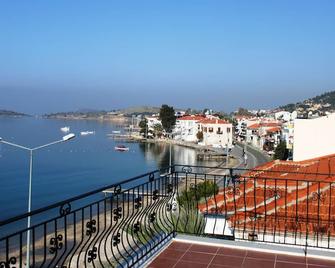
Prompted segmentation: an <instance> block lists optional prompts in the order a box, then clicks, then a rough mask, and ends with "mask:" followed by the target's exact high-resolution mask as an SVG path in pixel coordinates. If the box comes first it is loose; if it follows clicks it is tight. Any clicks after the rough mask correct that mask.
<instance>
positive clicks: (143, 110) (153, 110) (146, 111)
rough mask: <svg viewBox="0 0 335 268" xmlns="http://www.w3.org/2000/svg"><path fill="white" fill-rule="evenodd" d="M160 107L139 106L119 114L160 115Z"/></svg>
mask: <svg viewBox="0 0 335 268" xmlns="http://www.w3.org/2000/svg"><path fill="white" fill-rule="evenodd" d="M159 110H160V107H151V106H138V107H129V108H126V109H121V110H119V113H122V114H124V115H126V116H127V115H139V114H143V115H151V114H157V113H159Z"/></svg>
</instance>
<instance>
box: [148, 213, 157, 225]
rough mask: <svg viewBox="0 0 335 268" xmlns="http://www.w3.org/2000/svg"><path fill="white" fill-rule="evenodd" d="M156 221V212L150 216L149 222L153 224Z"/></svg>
mask: <svg viewBox="0 0 335 268" xmlns="http://www.w3.org/2000/svg"><path fill="white" fill-rule="evenodd" d="M155 220H156V212H153V213H151V214H150V218H149V221H150V222H151V223H153V222H154V221H155Z"/></svg>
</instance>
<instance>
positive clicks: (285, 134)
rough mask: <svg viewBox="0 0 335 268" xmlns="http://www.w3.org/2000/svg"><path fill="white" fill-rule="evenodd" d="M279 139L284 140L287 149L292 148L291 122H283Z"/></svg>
mask: <svg viewBox="0 0 335 268" xmlns="http://www.w3.org/2000/svg"><path fill="white" fill-rule="evenodd" d="M281 139H282V140H283V141H285V142H286V148H287V149H289V150H292V149H293V142H294V124H293V122H287V123H285V124H283V127H282V136H281Z"/></svg>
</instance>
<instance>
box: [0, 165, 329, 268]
mask: <svg viewBox="0 0 335 268" xmlns="http://www.w3.org/2000/svg"><path fill="white" fill-rule="evenodd" d="M282 175H283V174H282V172H281V171H280V170H277V171H271V172H269V171H263V170H258V171H255V170H252V171H248V170H243V169H224V168H215V170H214V171H213V169H211V170H210V172H209V170H208V167H190V166H180V165H175V166H173V167H171V168H166V169H161V170H156V171H153V172H150V173H147V174H144V175H141V176H138V177H135V178H131V179H128V180H125V181H122V182H120V183H117V184H113V185H110V186H109V187H105V188H101V189H97V190H95V191H92V192H89V193H85V194H82V195H80V196H77V197H74V198H71V199H68V200H64V201H62V202H59V203H56V204H53V205H50V206H48V207H45V208H41V209H37V210H35V211H33V212H31V213H29V214H28V213H26V214H23V215H19V216H17V217H14V218H11V219H7V220H3V221H1V222H0V234H1V235H0V267H5V268H7V267H26V263H27V260H29V263H30V267H63V268H65V267H67V268H69V267H142V266H148V267H160V268H161V267H179V266H180V267H181V265H182V266H183V267H187V266H192V267H210V265H212V266H211V267H225V266H224V265H225V264H224V263H226V264H227V266H226V267H233V266H231V265H230V264H229V260H231V259H233V258H231V256H235V255H238V256H235V257H237V258H238V259H236V262H235V263H234V265H237V267H251V266H253V267H257V266H255V263H257V262H259V261H260V260H263V264H262V265H263V266H262V267H274V265H276V267H290V266H289V264H290V263H291V264H292V263H293V264H295V267H312V264H313V265H314V264H316V265H320V266H315V267H335V264H334V262H333V261H332V260H333V259H332V256H333V255H334V252H335V251H334V249H335V205H334V204H335V182H334V180H333V179H332V178H333V174H312V173H303V174H302V173H298V172H290V171H287V170H285V174H284V175H285V176H282ZM29 217H30V218H31V221H32V225H31V227H30V228H29V229H27V228H26V225H27V219H28V218H29ZM28 234H29V236H30V239H29V243H28V242H27V235H28ZM171 242H172V243H171ZM180 243H183V244H180ZM199 244H201V245H199ZM28 245H29V246H28ZM27 248H29V250H28V251H27ZM171 250H172V251H173V250H174V251H177V252H174V253H175V254H171ZM199 250H200V252H199ZM203 251H206V252H203ZM257 251H258V253H257ZM259 251H261V253H259ZM181 252H182V253H181ZM229 252H230V253H229ZM255 252H256V253H255ZM264 252H269V253H268V254H269V255H266V254H265V253H264ZM292 252H293V253H294V252H296V254H295V256H290V255H292ZM27 253H29V254H27ZM200 253H201V254H200ZM169 254H170V255H169ZM192 254H193V255H194V256H195V257H192ZM231 254H233V255H231ZM243 254H244V255H243ZM262 254H263V255H262ZM293 255H294V254H293ZM315 255H318V257H320V256H321V257H323V258H324V259H327V260H321V259H315V258H313V256H315ZM178 256H179V258H178ZM201 256H202V257H201ZM264 256H265V257H267V258H270V259H271V260H270V261H268V262H266V261H264V258H265V257H264ZM306 256H307V257H306ZM206 257H207V258H206ZM197 258H203V260H202V261H200V260H199V261H196V260H197ZM285 260H286V261H285ZM213 261H214V262H213ZM194 262H196V263H195V264H194ZM205 262H206V263H205ZM281 262H283V263H284V264H282V266H279V265H277V264H275V263H281ZM162 263H165V266H162ZM192 263H193V265H192ZM248 263H250V265H249V266H248ZM265 263H268V265H269V266H266V265H265ZM285 263H286V264H285ZM299 264H300V265H299ZM201 265H202V266H201ZM215 265H216V266H215ZM264 265H265V266H264ZM271 265H272V266H271ZM283 265H286V266H283ZM321 265H324V266H321ZM327 265H328V266H327ZM292 267H293V266H292ZM313 267H314V266H313Z"/></svg>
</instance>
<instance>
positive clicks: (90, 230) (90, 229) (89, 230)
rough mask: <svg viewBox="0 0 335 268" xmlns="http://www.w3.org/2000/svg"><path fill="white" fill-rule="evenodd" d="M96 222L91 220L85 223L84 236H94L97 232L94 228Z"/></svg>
mask: <svg viewBox="0 0 335 268" xmlns="http://www.w3.org/2000/svg"><path fill="white" fill-rule="evenodd" d="M95 225H96V221H95V220H91V221H88V222H87V223H86V235H87V236H90V235H92V234H94V233H95V232H96V231H97V228H96V227H95Z"/></svg>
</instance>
